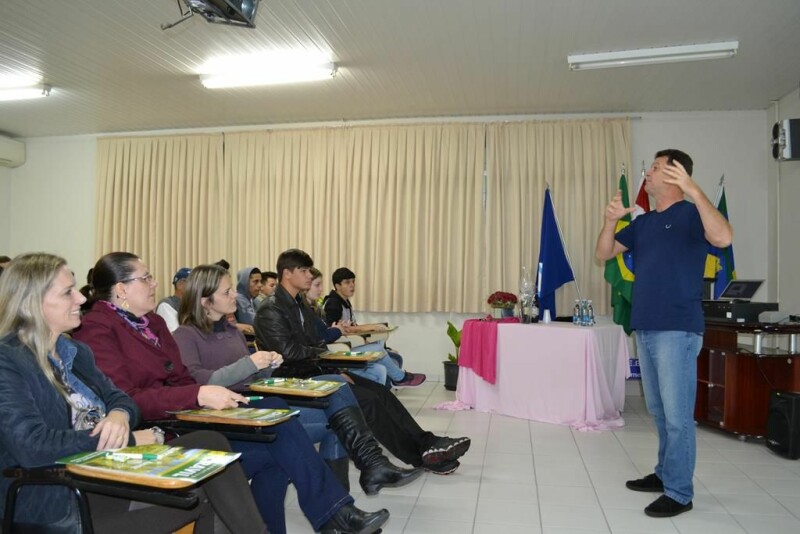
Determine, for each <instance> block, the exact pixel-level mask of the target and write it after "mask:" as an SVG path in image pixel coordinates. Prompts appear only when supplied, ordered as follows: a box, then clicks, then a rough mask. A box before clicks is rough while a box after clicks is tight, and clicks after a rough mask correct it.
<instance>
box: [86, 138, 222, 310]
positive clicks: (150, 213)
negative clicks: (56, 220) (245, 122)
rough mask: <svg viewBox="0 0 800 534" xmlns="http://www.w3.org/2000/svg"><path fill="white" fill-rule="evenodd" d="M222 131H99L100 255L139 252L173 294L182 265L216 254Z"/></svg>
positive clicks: (97, 250)
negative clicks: (156, 133)
mask: <svg viewBox="0 0 800 534" xmlns="http://www.w3.org/2000/svg"><path fill="white" fill-rule="evenodd" d="M222 155H223V137H222V135H190V136H189V135H187V136H170V137H148V138H144V137H131V138H120V137H115V138H101V139H99V140H98V143H97V219H96V220H97V230H96V234H95V253H96V256H97V258H99V257H100V256H102V255H103V254H106V253H108V252H112V251H128V252H133V253H134V254H137V255H139V256H141V257H142V258H143V259H144V261H145V262H146V263H147V264H148V266H149V267H150V271H151V272H152V273H153V275H155V276H156V279H157V280H158V281H159V285H160V287H159V290H158V294H159V295H160V296H164V295H168V294H171V293H172V289H171V286H170V283H171V281H172V275H173V274H174V273H175V271H176V269H177V268H179V267H181V266H193V265H197V264H199V263H204V262H209V261H211V262H213V261H216V260H218V259H220V258H221V257H222V256H223V254H224V252H225V250H226V247H225V242H224V239H223V237H224V236H223V228H224V226H223V225H221V224H220V220H227V218H228V217H229V211H230V210H229V209H228V208H227V203H228V196H229V195H228V194H227V191H226V188H225V187H223V183H222Z"/></svg>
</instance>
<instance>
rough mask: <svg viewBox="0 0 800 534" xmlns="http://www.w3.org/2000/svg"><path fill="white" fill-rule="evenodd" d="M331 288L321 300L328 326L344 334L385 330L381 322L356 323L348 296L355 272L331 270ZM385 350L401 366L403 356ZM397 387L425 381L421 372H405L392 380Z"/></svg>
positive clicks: (352, 286)
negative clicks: (332, 326)
mask: <svg viewBox="0 0 800 534" xmlns="http://www.w3.org/2000/svg"><path fill="white" fill-rule="evenodd" d="M331 279H332V282H333V289H331V292H330V293H328V295H327V296H326V297H325V299H324V300H323V301H322V308H323V311H324V314H325V322H326V323H328V326H331V325H333V324H334V323H336V324H337V327H339V328H342V327H343V328H344V333H345V334H359V333H362V332H371V331H376V330H377V331H380V330H385V329H386V326H385V325H383V324H381V323H370V324H358V322H357V321H356V316H355V313H354V312H353V305H352V304H350V298H351V297H352V296H353V295H354V294H355V292H356V274H355V273H354V272H353V271H351V270H350V269H348V268H347V267H339V268H338V269H336V270H335V271H333V275H332V276H331ZM385 349H386V352H387V353H388V354H389V356H390V357H391V358H392V359H393V360H394V361H395V362H396V363H397V365H398V367H402V366H403V357H402V356H401V355H400V354H398V353H397V352H395V351H393V350H392V349H390V348H388V347H386V348H385ZM390 378H392V380H393V381H394V385H395V386H397V387H407V386H414V385H419V384H422V383H423V382H425V378H426V377H425V375H424V374H422V373H406V376H404V377H403V378H402V379H400V380H394V378H393V377H391V376H390Z"/></svg>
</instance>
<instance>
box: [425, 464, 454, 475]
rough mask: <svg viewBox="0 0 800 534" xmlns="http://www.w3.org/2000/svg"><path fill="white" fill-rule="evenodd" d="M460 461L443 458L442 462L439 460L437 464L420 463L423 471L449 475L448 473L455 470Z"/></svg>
mask: <svg viewBox="0 0 800 534" xmlns="http://www.w3.org/2000/svg"><path fill="white" fill-rule="evenodd" d="M460 465H461V463H460V462H459V461H458V460H445V461H443V462H439V463H438V464H422V467H423V468H424V469H425V471H429V472H431V473H434V474H436V475H449V474H450V473H453V472H455V470H456V469H458V466H460Z"/></svg>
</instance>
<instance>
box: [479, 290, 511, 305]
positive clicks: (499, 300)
mask: <svg viewBox="0 0 800 534" xmlns="http://www.w3.org/2000/svg"><path fill="white" fill-rule="evenodd" d="M486 302H487V303H488V304H489V305H490V306H494V307H500V308H511V307H513V306H514V305H515V304H516V303H517V296H516V295H514V294H513V293H506V292H505V291H495V292H494V293H492V294H491V295H489V298H488V299H487V300H486Z"/></svg>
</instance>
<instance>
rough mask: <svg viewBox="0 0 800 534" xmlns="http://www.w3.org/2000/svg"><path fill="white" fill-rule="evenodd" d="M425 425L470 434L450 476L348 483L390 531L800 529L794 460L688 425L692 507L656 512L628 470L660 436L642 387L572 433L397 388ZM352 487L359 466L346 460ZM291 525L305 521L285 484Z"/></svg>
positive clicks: (642, 470) (442, 395) (645, 467)
mask: <svg viewBox="0 0 800 534" xmlns="http://www.w3.org/2000/svg"><path fill="white" fill-rule="evenodd" d="M397 395H398V398H399V399H400V400H401V402H403V403H405V404H407V406H410V407H411V410H410V411H411V412H412V414H413V415H414V416H415V417H416V419H417V421H418V422H420V424H421V425H422V427H423V428H425V429H426V430H431V431H433V432H435V433H437V434H443V435H448V436H463V435H466V436H469V437H470V438H471V439H472V447H471V448H470V451H469V452H468V453H467V455H466V456H464V457H463V458H462V462H461V463H462V465H461V467H460V468H459V470H458V471H456V473H454V474H453V475H450V476H444V477H443V476H436V475H432V474H430V473H426V474H425V475H423V477H421V478H420V480H418V481H416V482H414V483H412V484H410V485H409V486H405V487H403V488H398V489H386V490H383V491H382V492H381V495H379V496H377V497H366V496H364V495H363V494H362V493H361V492H360V491H355V492H354V496H355V497H356V505H357V506H359V507H360V508H362V509H365V510H377V509H379V508H384V507H385V508H387V509H388V510H389V511H390V512H391V514H392V518H391V519H390V521H389V523H388V524H387V525H386V526H385V527H384V529H383V531H384V532H385V533H387V534H401V533H402V534H431V533H437V534H438V533H446V534H461V533H464V534H522V533H525V534H592V533H600V532H606V533H612V534H634V533H639V534H717V533H720V534H738V533H749V534H773V533H789V532H792V533H794V532H800V462H793V461H791V460H786V459H783V458H780V457H778V456H776V455H775V454H773V453H772V452H771V451H769V450H768V449H766V447H764V444H763V440H760V441H759V440H748V441H742V440H739V439H738V438H737V437H736V436H732V435H729V434H726V433H724V432H721V431H719V430H715V429H710V428H707V427H703V426H700V427H698V429H697V440H698V441H697V450H698V454H697V469H696V473H695V498H694V510H692V511H691V512H687V513H685V514H681V515H680V516H677V517H674V518H671V519H654V518H650V517H647V516H646V515H645V514H644V511H643V509H644V507H645V506H647V505H648V504H650V502H652V501H653V500H655V499H656V498H657V497H658V494H654V493H638V492H633V491H630V490H627V489H626V488H625V481H626V480H629V479H632V478H638V477H640V476H642V475H646V474H648V473H651V472H652V471H653V466H654V464H655V461H656V452H657V446H658V438H657V436H656V433H655V428H654V426H653V422H652V419H651V418H650V416H649V415H648V414H647V411H646V408H645V406H644V401H643V399H642V398H641V397H629V398H627V399H626V406H625V413H624V417H625V421H626V426H625V427H623V428H621V429H618V430H616V431H613V432H577V431H574V430H572V429H570V428H569V427H567V426H560V425H551V424H547V423H538V422H535V421H525V420H521V419H515V418H511V417H505V416H500V415H496V414H486V413H481V412H476V411H474V410H468V411H459V412H446V411H437V410H434V409H433V408H432V406H433V405H435V404H438V403H440V402H443V401H447V400H453V399H454V398H455V395H454V393H452V392H447V391H445V390H444V389H443V388H442V387H441V385H440V384H437V383H435V382H430V383H427V382H426V383H425V384H423V385H422V386H420V387H419V388H414V389H406V390H402V391H399V392H398V393H397ZM351 471H352V472H351V485H352V487H353V489H354V490H358V489H359V488H358V484H357V480H358V472H357V471H356V470H355V468H354V467H353V468H351ZM286 508H287V529H288V532H289V533H290V534H305V533H310V532H312V529H311V527H310V525H309V524H308V521H307V520H306V519H305V517H304V516H303V515H302V512H301V511H300V510H299V505H298V504H297V497H296V492H294V490H293V488H290V491H289V493H288V496H287V500H286Z"/></svg>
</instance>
